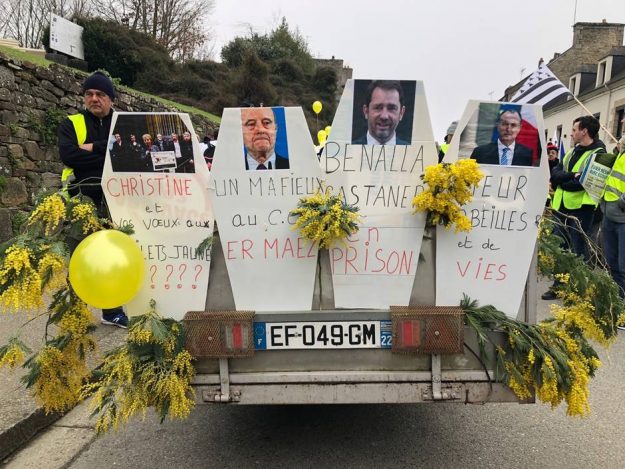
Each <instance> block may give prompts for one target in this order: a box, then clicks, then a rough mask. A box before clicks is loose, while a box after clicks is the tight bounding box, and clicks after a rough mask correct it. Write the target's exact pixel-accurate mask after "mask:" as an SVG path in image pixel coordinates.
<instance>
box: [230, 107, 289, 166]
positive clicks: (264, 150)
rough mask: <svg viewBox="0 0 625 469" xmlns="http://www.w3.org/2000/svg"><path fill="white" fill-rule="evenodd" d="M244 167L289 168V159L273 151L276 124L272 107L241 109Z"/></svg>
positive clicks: (276, 129) (276, 130)
mask: <svg viewBox="0 0 625 469" xmlns="http://www.w3.org/2000/svg"><path fill="white" fill-rule="evenodd" d="M241 126H242V128H243V144H244V145H245V155H244V157H245V169H246V170H248V171H257V170H266V169H289V159H288V158H285V157H283V156H281V155H278V154H277V153H276V151H275V146H276V134H277V132H278V126H277V124H276V116H275V114H274V112H273V109H271V108H269V107H249V108H242V109H241Z"/></svg>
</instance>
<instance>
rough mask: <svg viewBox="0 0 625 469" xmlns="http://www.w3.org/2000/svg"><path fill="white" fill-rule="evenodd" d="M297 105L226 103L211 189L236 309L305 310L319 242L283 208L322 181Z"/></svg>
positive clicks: (309, 300)
mask: <svg viewBox="0 0 625 469" xmlns="http://www.w3.org/2000/svg"><path fill="white" fill-rule="evenodd" d="M320 177H321V171H320V168H319V162H318V160H317V156H316V155H315V151H314V147H313V143H312V139H311V137H310V134H309V133H308V128H307V125H306V120H305V118H304V114H303V112H302V110H301V108H283V107H275V108H270V107H260V108H241V109H225V110H224V113H223V116H222V121H221V128H220V131H219V145H218V146H217V149H216V151H215V158H214V160H213V166H212V168H211V186H210V196H211V199H212V203H213V207H214V210H215V217H216V221H217V225H218V229H219V236H220V240H221V245H222V248H223V253H224V258H225V261H226V267H227V269H228V275H229V277H230V283H231V286H232V293H233V296H234V302H235V305H236V308H237V310H254V311H282V310H295V311H297V310H300V311H301V310H310V309H311V307H312V298H313V289H314V285H315V271H316V268H317V246H316V244H314V243H312V242H311V241H309V240H307V239H304V238H302V237H300V236H299V235H298V232H297V231H294V230H292V229H291V228H292V226H293V223H294V222H295V220H294V219H293V217H291V216H289V212H290V211H291V210H292V209H294V208H295V207H296V206H297V202H298V200H299V199H300V197H304V196H307V195H312V194H314V193H315V191H317V189H319V188H320V187H321V179H320Z"/></svg>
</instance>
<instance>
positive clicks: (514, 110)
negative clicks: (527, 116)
mask: <svg viewBox="0 0 625 469" xmlns="http://www.w3.org/2000/svg"><path fill="white" fill-rule="evenodd" d="M508 112H511V113H512V114H516V115H517V116H519V121H520V122H523V117H521V111H519V110H518V109H515V108H508V109H504V110H503V111H501V113H500V114H499V115H498V116H497V122H496V123H497V124H499V122H500V121H501V116H503V115H504V114H506V113H508Z"/></svg>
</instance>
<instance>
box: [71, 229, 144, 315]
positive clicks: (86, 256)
mask: <svg viewBox="0 0 625 469" xmlns="http://www.w3.org/2000/svg"><path fill="white" fill-rule="evenodd" d="M144 273H145V261H144V260H143V253H142V252H141V249H140V248H139V246H138V245H137V243H136V242H135V240H134V239H132V238H131V237H130V236H128V235H127V234H124V233H122V232H121V231H117V230H102V231H98V232H96V233H93V234H92V235H89V236H87V237H86V238H85V239H83V240H82V241H81V243H80V244H79V245H78V247H77V248H76V250H75V251H74V253H73V254H72V258H71V259H70V261H69V281H70V283H71V285H72V288H73V289H74V291H75V292H76V295H78V297H79V298H80V299H81V300H83V301H84V302H85V303H87V304H88V305H91V306H94V307H96V308H115V307H117V306H121V305H123V304H126V303H127V302H128V301H130V300H132V299H133V298H134V297H135V295H136V294H137V293H138V291H139V289H140V288H141V286H142V285H143V276H144Z"/></svg>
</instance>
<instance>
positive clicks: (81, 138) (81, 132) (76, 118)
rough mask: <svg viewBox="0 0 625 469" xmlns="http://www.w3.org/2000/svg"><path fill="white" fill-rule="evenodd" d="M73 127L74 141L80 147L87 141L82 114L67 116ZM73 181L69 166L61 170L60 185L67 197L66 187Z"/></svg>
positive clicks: (72, 173) (85, 124)
mask: <svg viewBox="0 0 625 469" xmlns="http://www.w3.org/2000/svg"><path fill="white" fill-rule="evenodd" d="M68 118H69V120H70V121H72V125H73V126H74V132H76V141H77V143H78V145H82V144H83V143H85V140H87V123H86V122H85V116H84V115H83V114H72V115H71V116H68ZM73 179H74V170H73V169H72V168H70V167H69V166H65V167H64V168H63V172H62V173H61V185H62V186H63V189H62V191H61V192H62V193H63V194H65V195H66V196H67V197H69V192H68V186H69V183H70V182H71V181H73Z"/></svg>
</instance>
